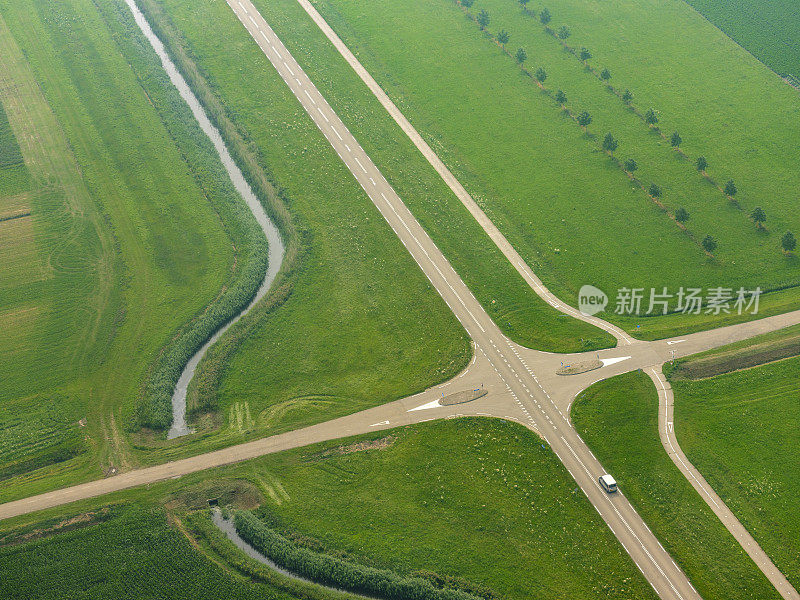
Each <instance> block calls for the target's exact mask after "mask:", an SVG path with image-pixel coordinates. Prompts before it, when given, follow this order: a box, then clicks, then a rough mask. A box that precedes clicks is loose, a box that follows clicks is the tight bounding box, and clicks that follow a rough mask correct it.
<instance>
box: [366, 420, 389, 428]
mask: <svg viewBox="0 0 800 600" xmlns="http://www.w3.org/2000/svg"><path fill="white" fill-rule="evenodd" d="M388 424H389V421H381V422H380V423H373V424H372V425H370V427H377V426H378V425H388Z"/></svg>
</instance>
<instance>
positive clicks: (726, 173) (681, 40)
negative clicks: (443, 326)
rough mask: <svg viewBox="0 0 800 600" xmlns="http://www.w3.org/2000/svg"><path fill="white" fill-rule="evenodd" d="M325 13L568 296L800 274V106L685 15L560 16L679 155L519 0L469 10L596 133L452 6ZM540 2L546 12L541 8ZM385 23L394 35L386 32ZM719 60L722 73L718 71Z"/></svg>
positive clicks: (675, 327)
mask: <svg viewBox="0 0 800 600" xmlns="http://www.w3.org/2000/svg"><path fill="white" fill-rule="evenodd" d="M316 5H317V7H318V8H319V9H320V11H321V12H322V13H323V15H324V16H325V17H326V18H327V19H328V21H329V23H330V24H331V25H332V26H333V27H334V29H336V30H337V33H339V35H340V36H341V37H342V38H343V39H344V40H345V42H346V43H347V44H348V45H349V46H350V47H351V48H352V49H354V50H356V51H357V52H358V56H359V58H360V60H361V61H362V62H363V63H364V64H365V66H366V67H367V68H368V69H369V70H370V72H371V73H372V74H373V75H374V76H375V77H376V78H377V80H378V81H379V82H380V83H381V85H382V86H383V87H384V88H385V89H386V90H387V92H388V93H389V94H390V96H392V97H393V98H394V99H395V101H396V102H397V103H398V105H399V106H401V107H402V109H403V110H404V112H405V113H406V114H407V116H408V117H409V118H410V119H411V121H412V122H413V123H415V124H416V126H417V127H418V129H419V130H420V131H421V133H422V134H423V135H424V136H425V137H426V138H427V139H428V140H429V141H430V142H431V143H432V145H433V146H434V147H435V148H436V149H437V151H440V153H441V154H442V156H443V159H444V160H445V162H447V163H448V165H449V166H450V167H451V168H452V169H453V170H454V172H455V173H456V175H457V176H459V178H460V179H461V180H462V181H463V182H464V183H465V185H466V186H467V188H468V189H470V191H471V192H472V193H473V195H474V196H475V197H477V198H479V199H480V200H481V202H482V203H483V204H484V205H485V206H486V208H487V212H488V213H489V214H490V216H491V217H492V218H493V219H494V220H495V222H496V223H497V224H498V226H499V227H500V228H501V229H502V230H503V231H504V232H505V233H506V235H507V237H508V238H509V239H510V240H511V242H512V243H513V244H514V245H515V247H517V249H518V250H519V251H520V252H521V254H522V255H523V256H524V257H525V259H526V260H527V261H528V262H529V263H530V264H531V265H532V266H533V267H534V269H535V270H537V272H538V273H539V274H540V275H541V276H542V277H543V278H544V280H545V282H546V283H547V284H548V285H550V286H551V288H552V289H553V290H554V291H555V292H556V293H558V294H560V295H561V296H562V297H564V298H565V299H568V300H571V301H574V299H575V295H576V292H577V289H578V288H579V287H580V285H582V284H583V283H589V281H587V275H586V274H587V273H590V274H591V280H592V281H591V283H594V284H596V285H598V286H599V287H601V288H604V289H606V290H607V291H608V292H609V293H610V295H611V296H612V304H613V296H614V295H615V291H616V289H618V288H619V287H620V286H622V285H627V286H629V287H646V288H650V287H651V286H652V287H655V288H658V289H659V290H660V289H661V287H662V286H664V285H666V286H668V287H669V288H670V289H671V291H672V292H673V293H675V292H676V291H677V288H679V287H680V286H684V287H687V286H697V287H701V288H706V287H713V286H719V285H722V286H725V287H734V288H735V287H738V286H739V285H743V286H745V287H747V288H750V287H755V286H756V285H761V287H762V288H764V289H772V288H780V287H784V286H787V285H795V284H796V283H797V280H798V263H797V260H796V258H794V257H786V256H783V255H782V253H781V251H780V249H779V237H780V235H782V233H783V232H784V231H785V230H786V229H794V230H800V222H798V220H797V213H796V211H794V210H793V208H792V203H793V198H794V195H795V190H796V189H797V185H798V184H800V180H798V178H799V177H800V174H798V172H797V170H796V169H794V168H793V165H794V164H795V163H796V162H797V160H798V159H800V156H798V154H797V153H798V149H797V145H796V144H795V143H794V141H793V140H795V139H796V138H797V135H798V129H797V127H798V125H797V119H796V115H797V114H798V111H800V98H798V96H797V94H796V93H795V92H794V90H792V89H791V88H789V87H788V86H786V85H785V84H784V83H783V82H782V81H780V80H779V79H778V78H777V77H775V76H774V74H773V73H771V72H770V71H769V70H768V69H766V68H764V66H763V65H761V64H760V63H758V61H756V60H754V59H753V58H752V57H751V56H749V55H748V54H747V53H745V52H743V51H742V50H741V49H740V48H738V47H737V46H736V45H735V44H733V43H732V42H731V41H730V40H729V39H727V38H726V37H725V36H724V35H722V34H721V33H720V32H719V31H718V30H716V29H715V28H713V27H712V26H710V25H709V24H708V23H707V22H706V21H705V20H704V19H702V17H700V16H699V15H698V14H697V13H696V12H694V11H692V10H691V9H690V8H689V7H687V6H685V5H680V4H670V5H669V6H665V5H662V4H659V3H655V2H652V3H651V2H648V3H646V5H645V6H643V5H641V3H627V2H613V3H604V4H602V5H598V6H595V5H591V7H590V6H588V5H586V4H585V3H581V2H566V3H562V4H560V5H559V6H558V7H557V10H556V7H551V13H552V14H553V21H552V22H551V26H552V27H554V28H555V29H556V30H557V29H558V28H559V26H560V25H561V24H562V23H563V24H568V25H569V26H570V27H571V30H572V36H571V37H570V38H569V39H568V40H567V41H568V42H569V43H570V44H571V45H572V46H573V47H578V48H580V47H581V46H582V45H586V46H588V47H589V48H590V49H591V51H592V54H593V55H594V57H595V58H593V59H591V60H590V61H589V63H590V64H591V65H592V66H594V67H596V68H597V70H598V71H599V70H600V69H602V68H603V67H608V68H609V69H610V71H611V73H612V79H611V83H612V84H613V85H614V86H615V88H616V89H618V90H624V89H626V88H630V89H631V91H632V92H633V94H634V101H633V104H634V105H635V106H636V107H637V109H639V110H640V111H641V112H645V111H646V110H647V109H648V108H651V107H652V108H654V109H656V110H657V111H659V116H660V122H659V126H660V128H661V131H662V132H664V133H665V134H666V136H667V137H669V136H670V134H671V133H672V131H674V130H677V131H679V132H680V133H681V136H682V137H683V140H684V141H683V143H682V149H683V151H684V152H685V154H686V156H683V155H681V154H679V153H678V152H676V151H674V150H673V149H672V148H671V146H670V143H669V141H668V140H664V139H663V138H662V136H661V135H659V133H658V132H656V131H655V130H651V129H650V128H648V126H647V125H646V124H645V123H644V122H643V120H642V119H641V118H640V117H639V116H637V115H636V114H635V113H634V112H633V111H632V110H629V109H628V108H627V107H626V106H625V104H624V103H623V102H622V101H621V100H620V99H619V98H618V97H617V96H616V95H614V94H612V93H610V92H609V90H608V89H607V88H606V86H605V84H604V83H603V82H601V81H600V80H599V79H598V78H597V77H595V76H594V75H593V74H592V73H591V72H588V71H587V70H586V69H585V67H584V65H583V64H582V63H581V61H580V60H578V58H576V57H575V56H573V55H571V54H568V53H566V52H564V50H563V49H562V47H561V45H560V44H559V42H558V40H557V39H556V38H555V37H553V36H552V35H549V34H548V33H546V31H545V29H544V27H542V25H541V24H540V23H539V21H538V19H537V18H535V17H532V16H530V15H529V14H526V13H523V12H522V10H521V8H520V6H519V4H518V3H517V2H513V1H512V0H481V1H479V2H477V3H476V4H475V5H474V6H473V7H472V8H471V9H470V11H471V12H472V13H477V12H478V11H479V10H481V9H484V8H485V9H487V10H488V11H489V14H490V16H491V22H490V25H489V30H490V31H491V32H492V33H496V32H497V31H499V30H501V29H505V30H507V31H508V32H509V33H510V34H511V39H512V41H511V42H509V46H508V47H509V49H510V50H511V52H512V53H513V52H514V51H515V49H516V48H517V47H518V46H524V47H525V48H526V50H527V54H528V56H529V59H528V61H527V62H526V64H527V66H528V67H529V69H530V70H531V72H533V71H535V70H536V68H537V67H538V66H542V67H544V68H545V69H546V70H547V72H548V78H547V80H546V82H545V85H546V86H547V87H548V88H549V89H550V90H552V91H553V93H554V92H555V90H557V89H563V90H564V91H565V92H566V94H567V97H568V103H567V105H568V106H569V107H570V108H571V110H572V111H573V112H574V113H578V112H581V111H582V110H588V111H589V112H590V113H591V114H592V116H593V118H594V121H593V123H592V124H591V125H590V126H589V131H588V133H584V132H582V131H581V129H580V127H578V125H577V124H576V123H575V122H574V121H573V120H572V119H569V118H568V117H566V116H564V115H563V114H562V113H561V112H560V108H559V106H558V105H557V104H556V102H555V101H554V100H553V99H552V98H551V97H550V96H549V95H547V94H544V93H543V92H542V91H540V90H539V88H538V87H537V86H536V85H535V83H534V81H533V80H532V79H531V78H529V77H527V76H525V75H523V74H521V72H520V70H519V68H518V67H517V66H516V64H515V62H514V60H513V59H512V58H511V57H509V56H506V55H505V54H503V53H502V52H501V50H500V48H499V47H498V46H497V45H496V44H494V43H493V42H492V41H491V40H490V39H489V38H488V36H487V35H486V34H484V33H482V32H480V31H479V29H478V27H477V25H476V24H475V23H474V22H473V21H471V20H469V19H467V18H466V17H465V16H464V14H463V12H462V11H461V10H460V9H459V8H458V7H457V6H456V5H455V4H454V3H451V2H447V1H445V0H442V2H435V3H427V2H422V1H420V0H412V1H411V2H403V3H394V2H384V1H379V2H371V3H369V4H368V5H363V6H362V5H356V4H353V3H347V2H339V1H338V0H320V1H319V2H316ZM259 6H261V4H259ZM529 6H530V9H531V10H532V11H534V10H539V9H541V6H543V5H541V6H540V5H537V6H533V5H529ZM387 28H390V29H391V30H392V35H391V36H387V35H385V31H386V29H387ZM676 31H678V32H679V33H680V35H678V36H676V35H675V32H676ZM290 39H291V38H290ZM621 39H624V40H625V43H621V42H620V40H621ZM656 58H657V60H656ZM644 59H647V60H644ZM710 63H713V64H715V65H716V67H719V66H720V65H724V67H723V68H722V69H720V70H718V71H717V70H715V72H714V73H713V74H709V73H707V70H708V69H707V67H706V66H705V65H707V64H710ZM716 67H715V69H716ZM754 97H756V98H758V99H759V100H758V101H756V102H754V101H753V98H754ZM607 132H612V133H613V134H614V136H615V137H616V138H617V139H618V140H619V142H620V146H619V149H618V150H617V151H616V153H615V155H616V156H617V157H619V158H621V159H626V158H629V157H632V158H635V159H636V161H637V163H638V164H639V166H640V168H639V171H637V175H638V176H640V178H641V179H642V182H643V183H645V185H646V187H649V184H650V182H651V181H652V182H655V183H657V184H658V185H659V186H660V188H661V189H662V191H663V195H662V197H661V202H662V204H663V205H664V206H665V208H666V211H665V209H662V208H660V207H659V206H657V205H656V204H655V203H654V202H653V201H652V199H651V198H649V197H648V196H647V194H646V193H645V192H644V191H643V190H641V189H640V188H639V187H638V186H636V185H633V184H632V183H631V181H630V179H629V178H628V177H627V176H626V174H625V173H624V172H623V171H622V170H621V169H620V168H619V166H618V165H617V163H616V162H614V161H613V160H612V159H611V158H610V157H609V156H608V155H607V154H605V153H603V152H602V151H601V150H600V141H601V140H602V138H603V136H604V135H605V134H606V133H607ZM753 136H755V138H754V137H753ZM533 142H535V143H533ZM700 154H704V155H705V156H706V158H707V159H708V162H709V165H710V166H709V167H708V172H709V176H710V177H711V179H712V180H713V181H714V182H716V185H719V184H723V183H724V182H725V181H726V180H727V179H728V178H733V179H734V180H735V181H736V183H737V186H738V188H739V194H738V195H737V196H736V198H737V200H738V207H737V205H736V204H734V203H733V202H731V201H730V200H728V199H727V198H726V197H725V196H724V194H722V192H721V191H720V190H719V189H718V188H717V187H716V185H715V184H714V183H712V182H711V181H709V180H708V179H706V178H704V177H703V176H702V175H701V174H699V173H698V172H697V170H696V169H695V167H694V160H695V158H697V156H699V155H700ZM756 205H760V206H762V207H763V208H764V209H765V210H766V212H767V214H768V223H767V229H768V230H769V231H762V230H757V229H756V227H755V226H754V225H753V223H752V222H751V221H750V220H749V218H748V215H749V213H750V211H751V210H752V208H754V207H755V206H756ZM681 206H683V207H685V208H687V209H688V210H689V212H690V213H691V217H690V220H689V222H688V223H687V227H688V229H689V231H690V233H692V234H693V235H694V238H695V239H694V240H693V239H692V238H691V237H690V236H688V235H686V233H685V232H684V231H683V230H682V229H681V228H679V227H678V226H677V225H676V224H675V222H674V221H673V220H672V219H671V218H670V216H669V215H670V214H672V213H674V211H675V210H676V209H677V208H679V207H681ZM707 233H709V234H711V235H713V236H714V237H715V238H717V240H718V241H719V243H720V246H719V249H718V250H717V251H716V252H715V257H716V258H715V260H708V259H707V257H706V256H705V254H704V253H703V251H702V250H701V249H700V248H699V247H698V244H697V241H698V240H699V239H701V238H702V237H703V236H704V235H705V234H707ZM620 265H625V268H624V269H623V268H620ZM797 294H798V292H797V290H790V291H788V292H775V293H774V294H770V295H768V296H767V297H766V298H764V299H762V314H763V312H764V311H765V310H768V311H771V312H780V311H783V310H786V309H787V308H788V307H790V306H792V305H793V304H792V303H793V302H796V300H797ZM770 296H772V297H771V298H770ZM645 304H646V303H645ZM673 306H674V303H673ZM645 308H646V307H645ZM610 318H613V317H610ZM618 320H619V322H620V323H621V324H622V325H624V326H626V327H627V328H628V329H631V330H636V325H641V329H640V330H639V331H638V333H639V334H640V335H642V336H643V337H659V336H665V335H669V334H673V333H678V332H685V331H689V330H693V329H702V328H706V327H709V326H713V325H717V324H721V323H723V322H731V321H732V320H734V319H732V318H730V317H725V318H721V319H713V318H710V317H708V316H705V315H702V316H700V317H698V318H693V317H687V316H684V315H679V316H677V317H676V316H670V317H667V318H649V319H635V320H634V319H618Z"/></svg>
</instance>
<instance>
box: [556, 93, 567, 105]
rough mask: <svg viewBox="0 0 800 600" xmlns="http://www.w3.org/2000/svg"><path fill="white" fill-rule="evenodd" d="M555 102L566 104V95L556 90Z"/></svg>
mask: <svg viewBox="0 0 800 600" xmlns="http://www.w3.org/2000/svg"><path fill="white" fill-rule="evenodd" d="M556 102H558V103H559V104H566V103H567V95H566V94H565V93H564V91H563V90H558V91H557V92H556Z"/></svg>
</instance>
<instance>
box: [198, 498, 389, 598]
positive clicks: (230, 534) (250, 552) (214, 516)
mask: <svg viewBox="0 0 800 600" xmlns="http://www.w3.org/2000/svg"><path fill="white" fill-rule="evenodd" d="M211 520H212V522H213V523H214V525H216V526H217V529H219V530H220V531H221V532H222V533H224V534H225V535H226V536H227V538H228V539H229V540H230V541H232V542H233V543H234V544H235V545H236V547H237V548H239V549H240V550H241V551H242V552H244V553H245V554H246V555H247V556H249V557H250V558H252V559H254V560H257V561H258V562H260V563H262V564H264V565H267V566H268V567H269V568H270V569H273V570H275V571H277V572H278V573H280V574H281V575H285V576H286V577H290V578H292V579H295V580H297V581H303V582H305V583H311V584H313V585H317V586H320V587H323V588H325V589H328V590H331V591H334V592H344V593H347V594H350V595H351V597H356V598H368V597H367V596H361V595H360V594H354V593H353V592H347V591H346V590H343V589H340V588H336V587H332V586H328V585H324V584H321V583H317V582H315V581H312V580H311V579H306V578H305V577H302V576H300V575H297V574H296V573H293V572H291V571H287V570H286V569H284V568H283V567H281V566H280V565H278V564H277V563H275V562H273V561H271V560H270V559H269V558H267V557H266V556H264V555H263V554H262V553H261V552H259V551H258V550H256V549H255V548H253V546H251V545H250V544H248V543H247V542H246V541H245V540H244V539H242V537H241V536H240V535H239V534H238V533H237V531H236V526H235V525H234V523H233V519H226V518H225V517H224V516H223V515H222V511H221V510H220V509H219V508H216V507H215V508H213V509H212V511H211ZM373 600H377V599H373Z"/></svg>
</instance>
